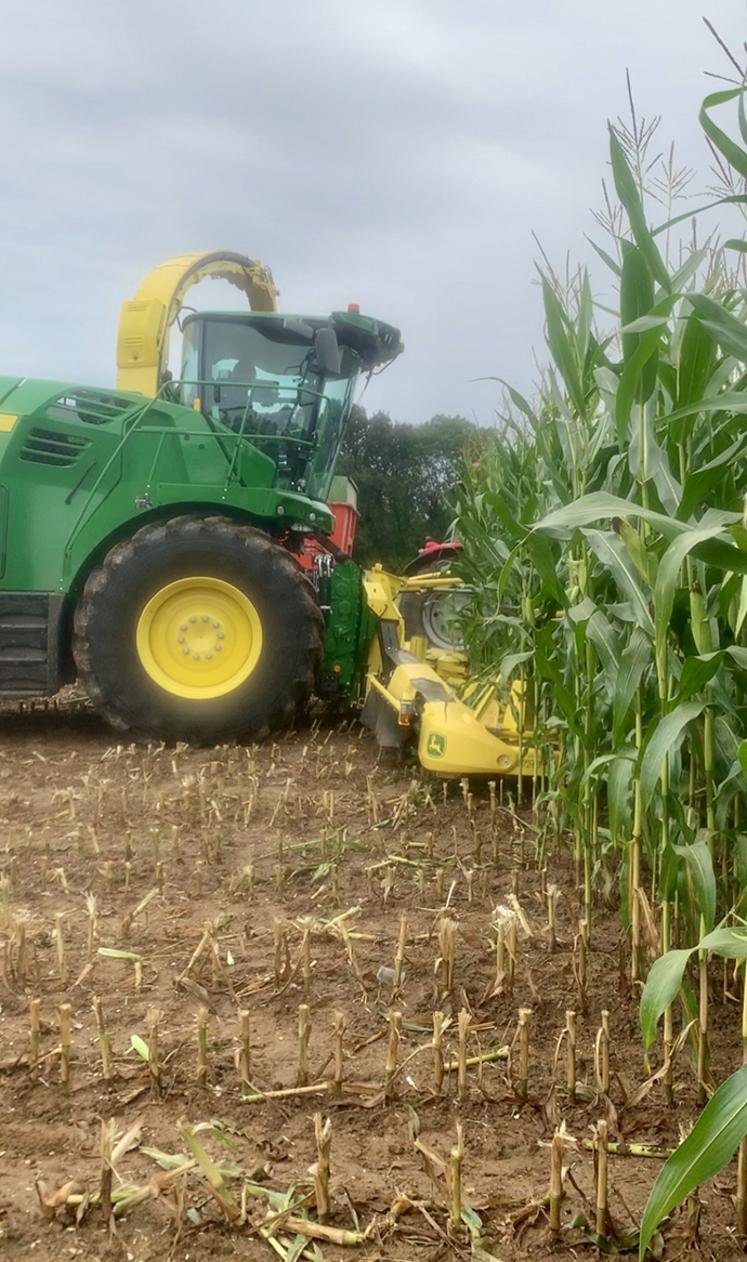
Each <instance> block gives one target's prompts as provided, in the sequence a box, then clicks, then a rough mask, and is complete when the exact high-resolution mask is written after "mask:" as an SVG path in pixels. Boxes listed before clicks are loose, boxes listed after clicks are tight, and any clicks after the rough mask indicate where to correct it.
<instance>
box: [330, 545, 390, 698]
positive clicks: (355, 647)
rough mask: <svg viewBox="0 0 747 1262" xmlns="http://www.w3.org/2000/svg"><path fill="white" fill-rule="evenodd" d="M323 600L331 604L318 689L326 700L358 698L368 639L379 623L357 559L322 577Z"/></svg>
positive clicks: (339, 564) (340, 565) (340, 563)
mask: <svg viewBox="0 0 747 1262" xmlns="http://www.w3.org/2000/svg"><path fill="white" fill-rule="evenodd" d="M319 596H320V604H321V605H322V608H324V607H325V606H328V607H329V608H328V612H327V634H326V638H325V641H324V660H323V662H322V671H321V676H320V679H319V685H318V692H319V695H320V696H321V697H322V698H323V699H325V700H332V699H339V700H342V701H345V702H347V703H348V704H350V703H353V702H355V701H357V700H359V698H360V695H361V682H362V678H363V673H364V670H365V664H366V656H367V649H368V642H369V640H370V638H371V635H372V634H373V631H374V628H375V626H376V620H375V619H374V618H373V617H372V615H371V613H370V610H369V608H368V605H367V603H366V599H365V593H364V590H363V582H362V578H361V570H360V568H359V567H358V566H357V565H356V563H355V561H340V562H338V563H337V564H336V565H335V567H334V569H333V571H332V574H331V576H330V578H329V579H320V591H319Z"/></svg>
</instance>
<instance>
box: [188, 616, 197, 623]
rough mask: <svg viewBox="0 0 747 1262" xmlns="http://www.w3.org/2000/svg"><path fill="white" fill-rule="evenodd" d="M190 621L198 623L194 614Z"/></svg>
mask: <svg viewBox="0 0 747 1262" xmlns="http://www.w3.org/2000/svg"><path fill="white" fill-rule="evenodd" d="M189 621H190V622H196V621H197V618H196V617H195V615H194V614H192V617H191V618H190V620H189Z"/></svg>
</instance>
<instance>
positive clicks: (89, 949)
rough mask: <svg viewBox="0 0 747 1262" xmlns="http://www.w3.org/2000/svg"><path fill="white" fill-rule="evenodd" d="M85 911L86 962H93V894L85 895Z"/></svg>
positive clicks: (94, 913)
mask: <svg viewBox="0 0 747 1262" xmlns="http://www.w3.org/2000/svg"><path fill="white" fill-rule="evenodd" d="M86 910H87V912H88V930H87V933H86V960H87V962H88V963H89V964H91V963H92V962H93V956H94V952H95V950H96V937H97V934H96V899H95V897H94V895H93V894H86Z"/></svg>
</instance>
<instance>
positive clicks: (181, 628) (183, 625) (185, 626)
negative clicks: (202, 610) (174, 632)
mask: <svg viewBox="0 0 747 1262" xmlns="http://www.w3.org/2000/svg"><path fill="white" fill-rule="evenodd" d="M179 630H180V631H186V630H187V624H186V622H183V623H182V625H181V626H180V628H179Z"/></svg>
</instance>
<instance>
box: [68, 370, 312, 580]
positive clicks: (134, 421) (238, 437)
mask: <svg viewBox="0 0 747 1262" xmlns="http://www.w3.org/2000/svg"><path fill="white" fill-rule="evenodd" d="M216 384H218V383H216V382H215V381H212V380H210V381H203V380H199V379H196V378H195V379H194V380H191V379H187V378H183V379H180V380H178V381H167V382H164V383H163V384H162V385H161V387H160V389H159V391H158V394H157V395H155V396H154V397H153V398H150V399H146V400H144V402H143V406H142V407H141V408H139V409H138V410H137V411H136V412H135V413H134V414H128V413H125V414H124V416H123V421H124V430H123V433H122V437H121V438H120V440H119V442H118V443H117V444H116V446H115V448H114V450H113V451H112V453H111V455H110V457H109V459H108V460H107V461H106V462H105V464H104V465H103V466H102V468H101V471H100V473H99V475H98V477H97V478H96V480H95V482H94V483H93V486H92V487H91V488H90V490H89V492H88V496H87V498H86V500H85V503H84V504H83V505H82V507H81V510H80V512H79V514H78V516H77V518H76V520H75V523H74V525H73V528H72V530H71V532H70V534H69V535H68V539H67V543H66V544H65V550H64V553H63V556H64V558H65V560H66V561H67V560H68V559H69V557H70V554H71V552H72V548H73V545H74V543H75V540H76V539H77V537H78V535H79V533H80V530H81V527H82V524H83V522H84V520H85V517H86V514H87V512H88V509H89V506H90V504H91V501H92V499H93V497H94V496H95V494H96V492H97V490H98V489H99V487H100V486H101V484H102V482H103V481H104V479H105V478H106V476H107V474H108V472H109V470H110V469H111V468H112V465H113V464H114V463H115V461H116V460H117V459H118V457H119V456H120V455H121V453H122V451H123V450H124V447H125V446H126V444H127V443H128V442H129V441H130V439H131V438H132V437H133V435H135V434H142V433H143V428H142V423H143V420H144V418H145V417H146V416H147V415H148V413H149V412H150V411H151V410H152V409H153V407H154V406H155V405H156V404H157V403H159V402H172V401H171V400H169V399H165V398H164V397H163V396H164V395H165V394H167V393H168V392H169V391H170V390H171V389H173V387H174V386H175V385H177V386H180V385H186V386H204V385H216ZM231 384H232V385H238V386H242V387H243V385H244V383H243V382H232V383H231ZM254 387H258V388H262V383H258V382H253V383H250V382H247V383H246V388H247V389H248V390H251V389H253V388H254ZM309 393H310V394H314V395H316V396H317V397H319V398H321V400H322V403H323V404H328V403H329V400H328V399H327V397H326V395H323V394H320V392H318V391H311V390H310V391H309ZM177 406H181V407H185V406H186V405H185V404H180V405H177ZM248 413H249V402H247V406H246V409H245V412H244V417H243V418H242V428H241V429H240V430H239V431H235V430H231V429H228V428H226V429H225V430H221V432H220V433H217V432H215V431H213V430H210V429H208V430H204V429H195V430H185V429H175V428H174V426H172V425H151V426H149V427H148V430H147V433H148V434H158V435H160V436H161V437H160V441H159V444H158V448H157V451H156V456H155V458H154V460H153V463H152V464H151V468H150V472H149V474H148V481H147V483H146V486H145V489H146V490H147V489H148V488H149V487H150V486H151V485H152V480H153V478H154V476H155V470H156V467H157V463H158V459H159V458H160V454H161V450H162V448H163V443H164V441H165V439H166V437H167V436H168V435H174V436H176V435H183V436H185V437H189V438H214V439H215V441H216V442H218V444H219V445H220V444H221V443H222V442H224V441H227V442H234V443H235V447H234V451H233V456H232V459H231V461H230V463H229V468H228V472H227V474H226V478H225V481H224V483H223V490H224V492H225V490H226V489H227V487H228V484H229V482H230V480H231V476H232V474H233V470H234V467H235V464H236V460H237V458H238V451H239V443H240V442H243V441H244V440H246V441H247V442H251V441H252V439H258V440H261V441H262V442H265V443H267V442H271V443H278V444H281V443H282V444H286V445H291V446H294V447H301V448H306V449H307V450H309V451H313V450H314V448H315V446H316V439H315V438H314V439H308V438H295V437H293V436H291V435H285V434H262V433H255V432H249V433H247V432H246V431H245V430H244V428H243V426H244V423H245V421H246V419H247V417H248ZM200 414H201V415H204V414H203V413H200ZM205 419H206V420H208V419H209V418H208V417H205Z"/></svg>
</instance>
